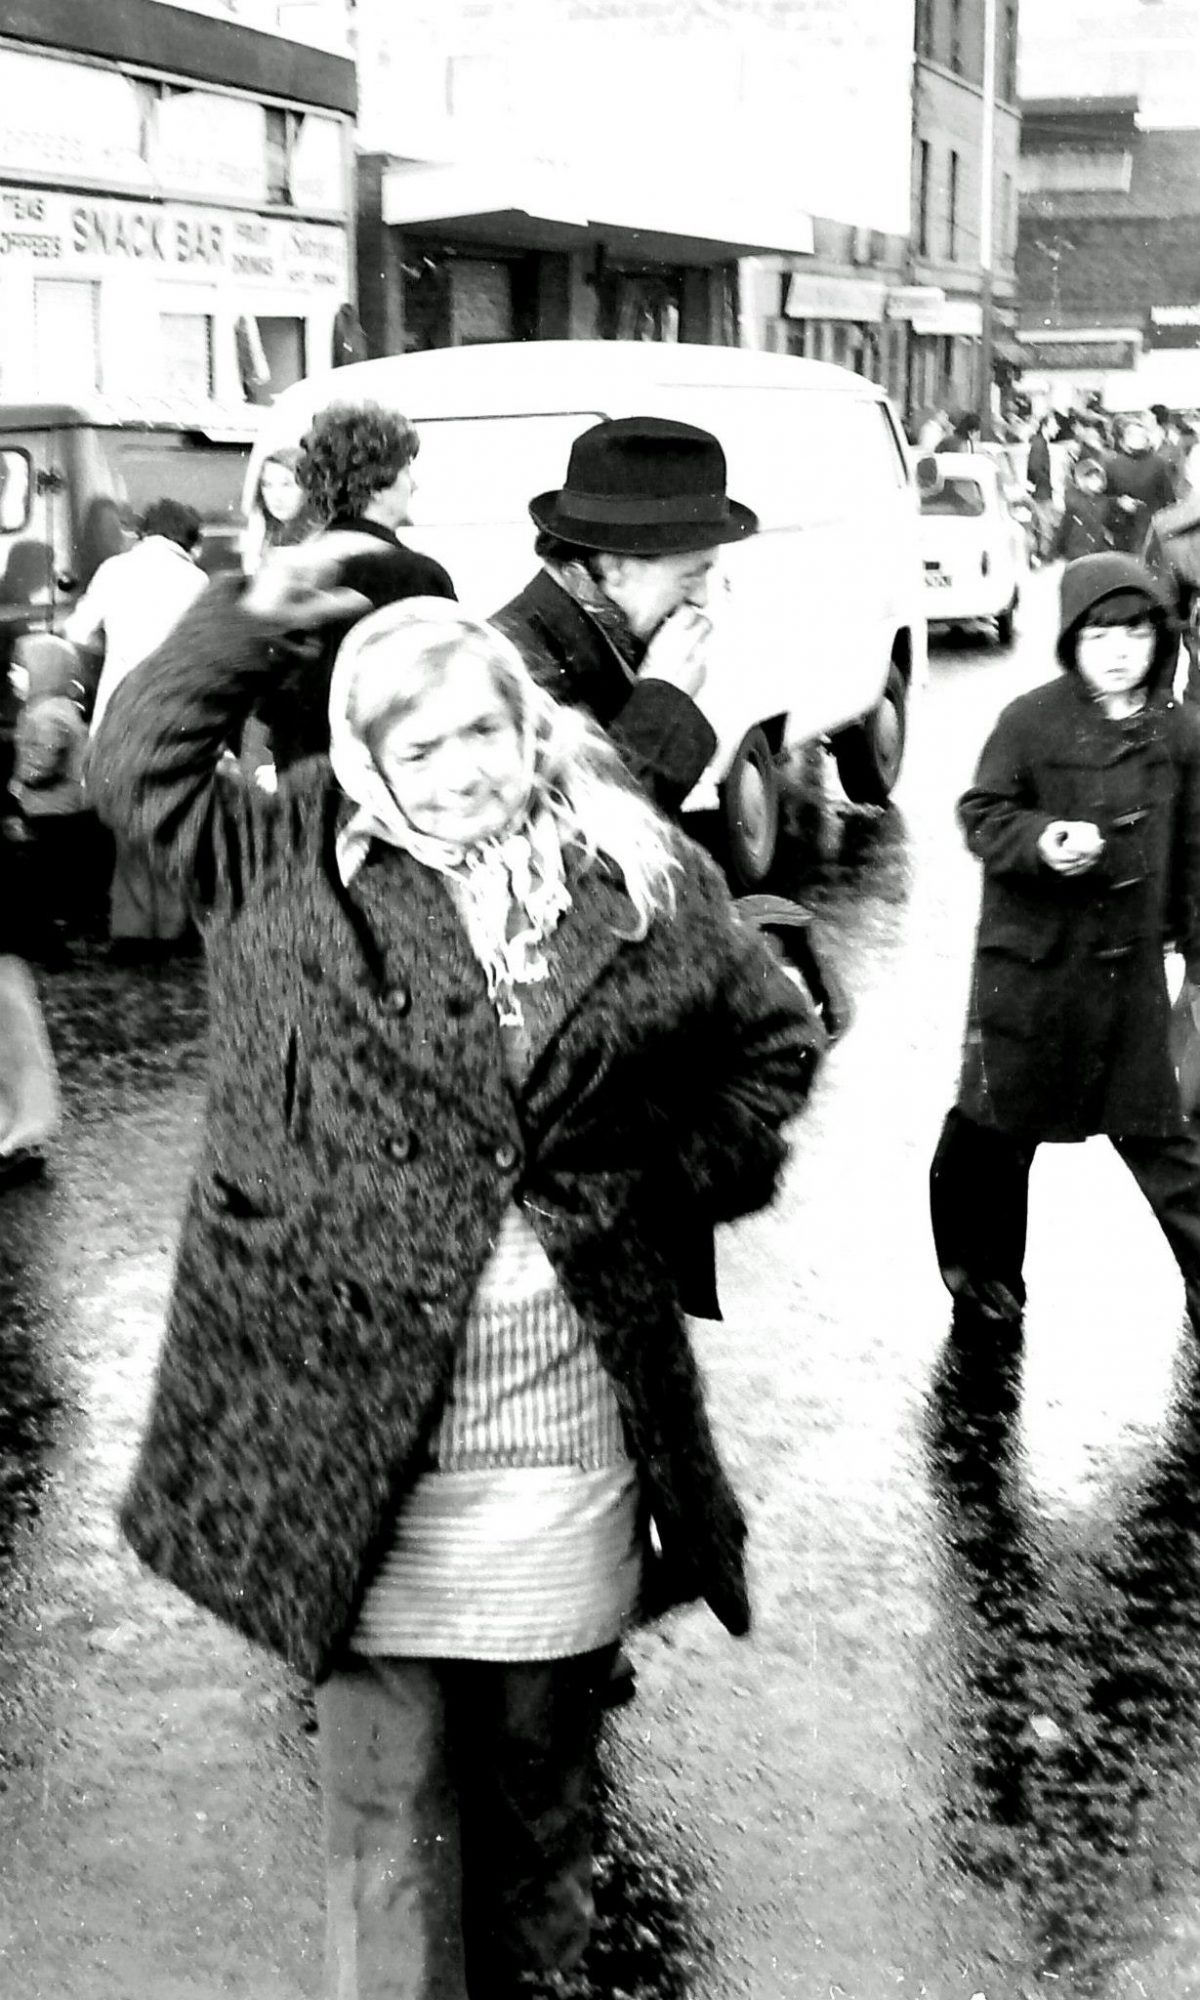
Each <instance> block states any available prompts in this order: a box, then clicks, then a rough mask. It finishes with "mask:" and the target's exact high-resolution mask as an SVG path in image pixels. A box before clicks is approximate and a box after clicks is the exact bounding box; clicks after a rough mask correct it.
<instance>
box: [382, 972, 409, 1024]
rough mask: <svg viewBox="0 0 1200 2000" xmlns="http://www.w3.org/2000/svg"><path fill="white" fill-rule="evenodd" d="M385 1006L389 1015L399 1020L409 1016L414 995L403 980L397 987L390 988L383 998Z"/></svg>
mask: <svg viewBox="0 0 1200 2000" xmlns="http://www.w3.org/2000/svg"><path fill="white" fill-rule="evenodd" d="M383 1004H384V1006H385V1007H386V1008H387V1011H388V1013H389V1014H395V1015H396V1016H397V1017H398V1018H400V1017H402V1016H403V1015H405V1014H407V1012H408V1010H409V1008H410V1007H411V1006H412V994H411V993H410V992H409V989H408V987H407V986H406V985H405V984H404V981H403V980H400V981H399V983H398V984H397V985H395V986H392V987H389V988H388V991H387V992H386V993H385V994H384V996H383Z"/></svg>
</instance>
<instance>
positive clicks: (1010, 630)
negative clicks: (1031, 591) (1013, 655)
mask: <svg viewBox="0 0 1200 2000" xmlns="http://www.w3.org/2000/svg"><path fill="white" fill-rule="evenodd" d="M1020 601H1021V593H1020V591H1019V590H1014V591H1013V594H1012V603H1011V604H1010V605H1009V606H1008V608H1007V610H1005V611H1002V612H1001V613H1000V616H999V617H998V618H997V620H996V644H997V645H998V646H1011V645H1012V642H1013V640H1014V639H1015V638H1016V636H1017V606H1018V604H1019V603H1020Z"/></svg>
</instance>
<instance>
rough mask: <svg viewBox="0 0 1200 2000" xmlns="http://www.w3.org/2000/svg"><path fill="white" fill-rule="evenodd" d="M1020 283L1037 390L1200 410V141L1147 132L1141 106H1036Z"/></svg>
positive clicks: (1029, 125) (1026, 171) (1028, 112)
mask: <svg viewBox="0 0 1200 2000" xmlns="http://www.w3.org/2000/svg"><path fill="white" fill-rule="evenodd" d="M1024 110H1025V126H1024V136H1023V140H1022V176H1021V178H1022V192H1021V223H1020V243H1019V254H1018V274H1019V284H1020V295H1021V327H1020V338H1021V343H1022V347H1023V350H1024V353H1025V370H1026V372H1025V381H1026V384H1027V386H1028V387H1029V388H1030V389H1031V390H1032V391H1033V393H1034V394H1035V395H1038V396H1041V397H1045V398H1049V399H1050V400H1052V401H1055V402H1056V403H1060V404H1061V403H1063V402H1072V401H1077V400H1079V398H1080V397H1081V396H1082V395H1084V394H1086V393H1088V392H1089V391H1092V390H1098V391H1099V392H1100V393H1101V394H1102V395H1104V396H1105V398H1106V399H1107V401H1108V402H1109V403H1110V404H1111V405H1112V406H1113V407H1120V406H1122V405H1124V406H1126V407H1129V406H1132V405H1138V404H1145V403H1148V402H1152V401H1162V402H1166V403H1170V404H1182V405H1186V406H1187V407H1189V408H1193V407H1196V406H1197V405H1200V130H1182V131H1180V130H1174V131H1170V130H1150V131H1147V130H1143V129H1142V126H1141V123H1140V117H1139V106H1138V101H1137V99H1136V98H1117V97H1114V98H1099V99H1071V100H1058V99H1049V100H1030V101H1027V102H1026V104H1025V107H1024Z"/></svg>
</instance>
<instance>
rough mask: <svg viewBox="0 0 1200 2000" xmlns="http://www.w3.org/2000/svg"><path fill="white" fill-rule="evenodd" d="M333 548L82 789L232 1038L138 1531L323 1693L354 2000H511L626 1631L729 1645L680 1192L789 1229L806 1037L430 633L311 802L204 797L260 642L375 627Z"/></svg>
mask: <svg viewBox="0 0 1200 2000" xmlns="http://www.w3.org/2000/svg"><path fill="white" fill-rule="evenodd" d="M337 542H338V538H337V537H336V536H332V535H331V536H328V537H325V538H323V540H322V541H321V542H318V543H314V544H311V545H309V546H307V547H303V548H295V549H289V550H277V551H275V552H274V553H273V555H272V556H271V557H270V558H268V560H267V561H266V562H264V564H263V565H262V567H261V568H260V570H259V572H258V574H257V576H256V577H255V579H254V580H253V582H252V583H251V585H250V586H249V589H248V590H247V591H246V593H245V595H244V597H243V598H242V600H241V602H240V603H238V602H237V601H235V600H234V599H233V598H232V597H230V598H224V597H222V596H221V595H220V591H219V587H218V588H217V591H216V592H215V593H214V598H213V600H211V601H206V602H205V603H203V604H201V605H199V606H197V607H196V608H195V610H194V611H193V612H192V614H191V616H190V619H189V620H188V621H186V622H185V624H184V625H183V626H182V627H180V629H179V630H178V631H177V632H176V633H175V634H174V635H173V637H172V638H171V640H170V641H169V642H168V643H167V645H166V646H164V647H163V649H162V650H161V651H160V653H159V654H158V655H157V656H156V657H155V658H154V659H153V660H151V661H150V662H148V663H147V664H146V665H145V666H144V667H143V668H142V669H140V670H139V672H138V673H137V674H135V675H134V676H132V677H131V678H130V680H129V681H128V682H127V683H126V686H125V687H124V688H123V689H122V690H121V693H120V695H119V696H118V697H117V699H116V701H115V702H114V704H113V706H112V707H111V708H110V710H109V714H108V716H107V718H106V722H105V725H104V728H103V729H102V731H101V735H100V738H99V741H98V743H97V746H96V760H97V772H98V782H99V785H100V795H101V797H102V800H103V810H104V811H105V812H106V813H107V814H109V815H110V816H111V817H112V819H113V820H114V821H115V822H116V823H117V824H118V825H120V826H121V827H122V829H123V830H124V831H125V832H127V833H129V834H131V835H134V836H135V837H137V838H139V839H146V840H153V841H154V842H155V843H156V844H157V845H158V847H159V850H160V852H161V853H162V855H163V856H164V858H165V859H167V860H169V863H170V865H171V866H172V868H173V869H174V870H175V871H176V872H177V873H178V874H179V876H180V877H181V878H186V879H188V880H189V881H190V882H191V883H192V884H193V889H194V893H195V894H196V895H197V897H199V898H200V899H201V900H202V901H203V903H204V905H205V907H206V909H207V910H208V912H209V916H208V921H207V923H206V927H205V937H206V945H207V950H208V955H209V966H210V980H211V993H212V1019H213V1035H212V1045H211V1062H212V1066H213V1075H212V1079H211V1086H210V1091H209V1099H208V1102H209V1112H208V1124H207V1130H206V1133H205V1137H204V1143H203V1149H202V1158H201V1159H200V1161H199V1162H198V1164H197V1168H196V1174H195V1179H194V1182H193V1187H192V1192H191V1196H190V1199H189V1203H188V1208H187V1213H186V1218H185V1222H184V1231H183V1240H182V1244H181V1247H180V1252H179V1259H178V1264H177V1268H176V1273H175V1283H174V1291H173V1297H172V1303H171V1309H170V1320H169V1326H168V1331H167V1336H166V1342H165V1345H164V1348H163V1353H162V1357H161V1360H160V1363H159V1368H158V1375H157V1381H156V1386H155V1392H154V1398H153V1404H152V1408H151V1413H150V1419H149V1427H148V1430H147V1432H146V1435H145V1437H144V1439H143V1442H142V1448H141V1452H140V1456H139V1460H138V1464H137V1468H136V1471H135V1473H134V1475H133V1481H132V1485H131V1487H130V1489H129V1492H128V1494H127V1496H126V1499H125V1502H124V1507H123V1510H122V1520H123V1523H124V1527H125V1530H126V1532H127V1534H128V1535H129V1537H130V1539H131V1541H132V1543H133V1545H134V1547H135V1548H136V1549H137V1551H138V1552H139V1554H140V1555H141V1556H142V1558H143V1559H144V1560H145V1561H146V1562H147V1563H148V1564H149V1565H150V1567H151V1568H152V1569H154V1570H155V1571H157V1572H158V1573H159V1574H161V1575H163V1576H165V1577H166V1578H168V1579H169V1580H170V1581H172V1582H174V1583H175V1584H176V1585H178V1586H179V1587H180V1588H181V1589H183V1590H184V1591H186V1592H187V1593H189V1594H190V1595H191V1596H192V1597H194V1598H195V1599H196V1600H197V1601H198V1602H200V1603H201V1604H203V1605H204V1606H206V1607H207V1608H208V1609H210V1610H211V1611H214V1612H215V1613H216V1614H217V1615H218V1616H220V1617H222V1618H224V1619H226V1620H227V1621H228V1622H229V1623H231V1624H232V1625H234V1626H235V1627H237V1628H238V1629H239V1630H241V1631H242V1632H244V1633H246V1634H248V1635H249V1636H250V1637H251V1638H253V1639H256V1640H258V1641H260V1642H262V1643H264V1644H266V1645H267V1646H269V1647H271V1648H273V1649H274V1650H275V1651H277V1652H279V1653H281V1654H282V1655H284V1657H285V1658H287V1659H288V1660H289V1661H290V1662H291V1663H292V1665H293V1666H294V1667H295V1668H296V1669H297V1670H298V1671H299V1672H301V1673H302V1674H304V1675H306V1676H310V1677H313V1678H315V1679H316V1680H317V1681H318V1683H319V1685H318V1688H317V1695H316V1700H317V1712H318V1718H319V1734H320V1747H321V1769H322V1780H323V1786H324V1794H325V1829H326V1849H327V1864H328V1877H327V1886H328V1911H329V1923H328V1940H329V1950H330V1964H329V1987H328V1991H329V1994H330V1996H331V2000H334V1996H336V2000H395V1996H397V1995H399V1994H401V1993H402V1994H404V1995H405V1996H406V2000H517V1996H518V1995H520V1994H524V1993H528V1992H529V1991H530V1990H531V1988H530V1984H529V1982H530V1981H531V1979H533V1978H534V1976H535V1975H537V1974H539V1973H553V1972H558V1971H562V1970H565V1969H567V1968H569V1967H570V1966H571V1965H572V1964H574V1963H575V1962H576V1961H577V1960H578V1958H579V1957H580V1955H581V1953H582V1951H583V1950H584V1948H585V1945H586V1942H587V1938H588V1933H589V1929H590V1924H591V1914H592V1884H591V1838H590V1824H589V1795H590V1791H591V1784H592V1767H593V1758H594V1751H595V1744H596V1738H597V1733H598V1728H599V1721H600V1714H601V1705H602V1702H603V1699H604V1694H605V1690H606V1684H607V1676H608V1672H609V1668H610V1663H611V1660H612V1657H613V1653H614V1650H615V1645H616V1641H617V1639H618V1636H619V1634H620V1632H621V1630H622V1629H623V1627H624V1625H625V1624H626V1622H627V1621H628V1620H629V1619H631V1618H632V1617H634V1616H635V1615H653V1614H654V1612H655V1611H656V1610H658V1609H660V1608H664V1607H665V1606H666V1605H668V1604H670V1603H672V1602H682V1601H694V1600H698V1599H705V1600H707V1602H708V1603H709V1605H710V1606H711V1608H712V1609H713V1611H714V1612H715V1613H716V1615H717V1617H718V1618H719V1619H720V1620H721V1621H722V1622H723V1623H724V1624H725V1625H726V1627H727V1628H728V1629H729V1630H730V1631H731V1632H733V1633H744V1632H745V1631H746V1630H747V1628H748V1624H749V1616H750V1612H749V1604H748V1599H747V1594H746V1578H745V1571H744V1566H743V1553H742V1548H743V1540H744V1535H745V1526H744V1522H743V1518H742V1514H741V1510H740V1507H739V1505H738V1502H737V1500H736V1498H735V1496H734V1494H733V1492H732V1489H731V1488H730V1486H729V1483H728V1481H727V1478H726V1475H725V1473H724V1471H723V1470H722V1467H721V1465H720V1462H719V1459H718V1456H717V1452H716V1447H715V1444H714V1441H713V1437H712V1433H711V1429H710V1426H709V1421H708V1418H707V1416H706V1414H705V1409H704V1399H703V1392H702V1388H701V1383H700V1377H699V1374H698V1372H697V1368H696V1364H695V1361H694V1359H693V1355H692V1350H691V1346H690V1342H689V1338H688V1333H687V1329H686V1325H685V1322H684V1318H683V1315H682V1313H681V1311H680V1307H679V1304H678V1285H679V1282H680V1277H681V1273H680V1272H679V1270H678V1267H677V1262H676V1248H675V1245H674V1242H673V1239H672V1234H671V1198H670V1189H671V1188H672V1187H674V1186H676V1185H686V1186H688V1187H690V1188H691V1189H692V1191H693V1193H694V1196H695V1198H696V1199H697V1200H698V1201H699V1202H701V1203H702V1204H703V1205H704V1208H705V1211H706V1213H707V1214H708V1216H709V1218H710V1219H711V1220H712V1221H713V1222H717V1221H731V1220H733V1219H734V1218H735V1217H737V1216H739V1215H742V1214H745V1213H748V1212H750V1211H751V1210H753V1209H757V1208H761V1207H762V1206H763V1205H765V1204H766V1203H767V1202H769V1201H770V1200H771V1199H772V1197H773V1194H774V1191H775V1189H776V1187H777V1185H778V1180H779V1175H780V1173H781V1170H782V1167H783V1164H784V1161H785V1158H786V1151H787V1148H786V1144H785V1141H784V1139H783V1136H782V1129H781V1128H782V1126H783V1124H784V1123H785V1121H786V1120H787V1119H788V1118H790V1117H791V1116H792V1114H793V1113H795V1112H796V1111H797V1110H798V1109H799V1108H800V1106H801V1105H802V1104H803V1102H804V1099H805V1097H806V1094H807V1091H808V1089H809V1085H810V1082H811V1078H812V1075H813V1071H814V1068H815V1064H816V1061H817V1058H818V1053H819V1049H820V1045H821V1039H822V1038H821V1035H820V1030H819V1029H817V1028H815V1026H814V1023H813V1019H812V1015H811V1013H810V1011H809V1009H808V1008H807V1006H806V1004H805V1003H804V1001H803V1000H802V998H801V996H800V995H799V994H798V993H797V992H796V990H795V988H794V987H793V986H791V985H790V983H789V982H788V980H787V978H786V977H785V976H784V975H783V974H782V972H781V971H780V969H779V967H778V966H777V964H776V963H775V961H774V960H773V958H772V957H771V955H770V953H769V952H768V951H767V949H766V948H765V947H764V946H763V945H762V943H761V942H760V940H758V939H757V938H756V937H755V936H754V934H753V933H752V932H750V931H749V930H748V929H747V928H746V927H745V926H743V925H742V924H740V923H739V922H738V921H737V919H736V918H735V916H734V913H733V910H732V907H731V905H730V901H729V898H728V895H727V893H726V891H725V889H724V887H723V885H722V884H721V882H720V880H719V878H718V876H717V874H716V871H715V870H714V869H713V868H712V867H711V866H710V865H709V864H707V863H706V862H705V861H704V860H703V859H702V858H701V856H700V854H699V852H698V850H697V849H696V848H695V847H693V846H692V844H691V843H690V842H688V841H687V840H685V839H684V838H683V837H682V836H681V835H680V834H678V833H677V832H675V831H674V830H673V829H672V828H671V827H670V826H669V825H668V824H667V823H666V822H665V821H664V820H662V819H660V818H659V817H658V816H657V815H656V814H655V813H654V811H653V810H652V808H651V807H650V805H649V803H648V802H647V801H646V800H645V799H644V798H643V797H642V796H641V795H640V794H639V793H638V791H637V789H636V788H635V787H633V786H631V785H630V784H629V782H628V780H627V778H626V777H625V775H624V773H623V771H622V769H621V766H620V760H619V759H618V757H617V755H616V753H615V752H614V751H613V749H612V747H611V746H610V745H609V744H608V743H606V741H605V740H604V738H603V737H602V736H601V734H600V732H599V731H597V730H595V729H594V728H593V727H592V726H591V725H590V724H588V723H587V722H586V720H585V719H584V718H583V717H581V716H579V715H577V714H572V713H570V712H568V711H567V710H566V709H564V708H563V707H561V706H560V705H559V704H557V703H555V702H554V701H552V700H551V699H550V698H549V697H547V695H545V694H544V693H543V692H541V691H540V690H539V689H538V688H537V687H536V686H535V685H534V683H533V682H532V681H531V680H530V678H529V676H528V674H527V672H526V670H525V669H524V667H523V665H522V662H521V659H520V656H519V655H518V654H517V652H516V650H515V648H514V647H513V646H512V645H511V644H510V643H509V642H508V641H507V640H505V639H504V638H503V637H502V636H501V635H500V634H499V633H497V632H496V631H495V630H494V629H493V628H491V627H489V626H487V625H484V624H482V623H480V622H478V621H476V620H473V619H469V618H467V617H465V616H464V615H463V614H462V613H461V612H460V611H459V610H458V609H457V607H455V606H454V605H452V604H448V603H446V602H445V601H438V600H433V599H428V598H425V599H417V600H414V601H412V602H411V603H397V604H392V605H390V606H388V607H386V608H385V609H383V610H381V611H378V612H376V613H374V614H373V615H371V616H368V617H365V618H363V619H362V621H361V622H360V623H359V624H358V625H357V626H356V627H355V629H354V630H353V631H352V632H351V633H350V635H349V637H348V638H347V639H346V641H345V642H344V644H343V647H342V649H341V652H340V653H339V656H338V661H337V665H336V667H335V670H334V676H333V685H332V689H331V708H330V723H331V732H330V733H331V753H330V757H329V758H328V759H319V760H314V761H313V762H311V763H309V764H308V765H307V766H305V767H304V768H303V769H302V770H298V771H295V772H292V773H289V774H287V775H285V776H284V777H283V778H282V779H281V781H280V786H279V792H278V794H277V796H276V797H275V798H273V799H271V798H264V797H263V796H262V795H261V794H259V793H257V792H256V791H255V790H254V788H253V787H250V786H244V785H236V784H235V785H231V786H226V785H224V784H223V783H222V781H221V779H220V776H219V773H218V769H217V756H216V747H217V745H218V744H219V743H220V741H221V740H222V737H223V736H224V735H226V734H227V733H228V731H229V729H230V728H231V727H232V726H233V724H234V721H235V718H236V716H237V714H238V713H239V710H240V707H241V704H242V703H243V702H244V700H245V688H246V682H247V680H248V679H249V678H251V677H252V676H254V675H255V674H258V673H261V672H262V671H263V670H264V669H263V660H262V649H261V644H260V641H259V636H258V634H259V629H260V627H259V625H258V622H257V621H260V620H261V621H262V627H265V629H267V630H270V629H272V628H273V627H277V626H278V625H279V624H281V623H283V624H288V625H290V626H292V627H295V626H298V625H300V624H302V623H303V622H305V620H306V619H307V618H309V617H312V618H313V619H314V620H315V619H317V618H319V617H321V616H323V615H325V613H326V610H328V611H329V612H331V613H333V614H334V615H335V617H336V618H337V619H339V620H340V619H341V618H343V617H344V616H345V615H346V614H347V613H348V612H349V611H351V610H352V609H353V608H354V607H353V606H352V605H349V604H347V603H346V602H345V594H344V592H342V591H338V592H337V593H336V594H335V595H334V596H332V597H331V598H329V599H328V600H324V599H323V590H322V576H321V573H320V572H319V571H318V569H317V567H316V565H317V564H319V563H323V564H326V565H328V566H329V567H330V568H332V567H334V566H335V565H336V563H337V555H336V549H337ZM331 552H332V553H331ZM348 567H349V563H348V562H345V563H343V564H342V569H341V573H342V574H343V575H344V574H345V571H346V569H347V568H348ZM651 1524H653V1534H652V1532H651Z"/></svg>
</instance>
